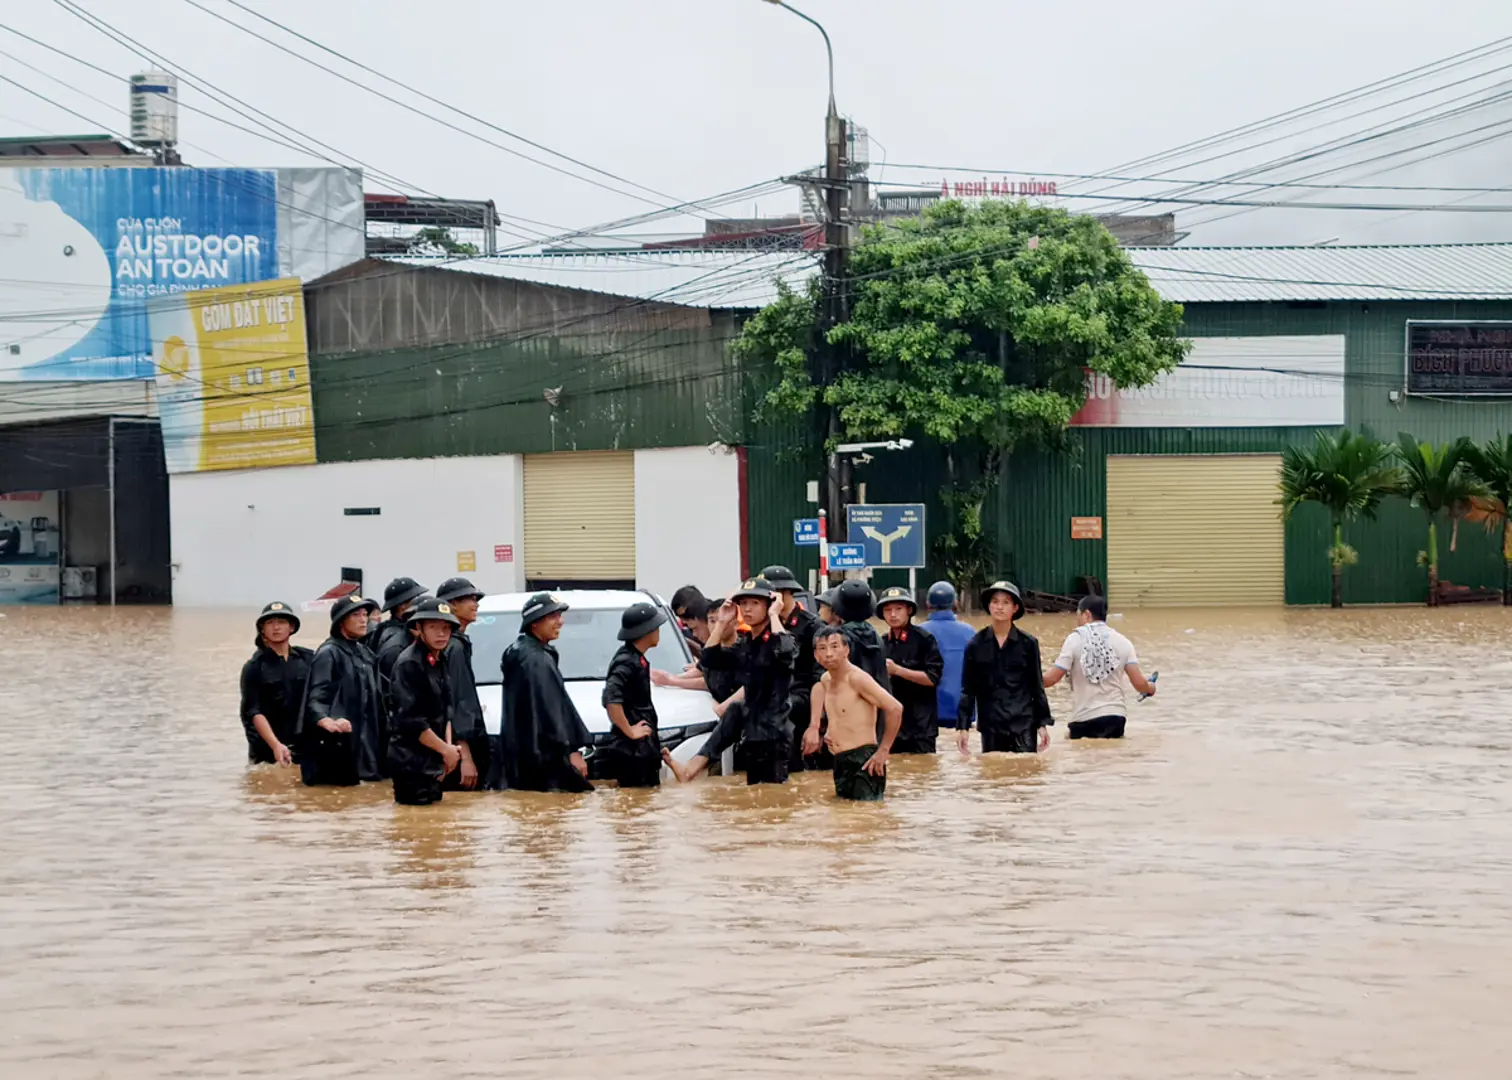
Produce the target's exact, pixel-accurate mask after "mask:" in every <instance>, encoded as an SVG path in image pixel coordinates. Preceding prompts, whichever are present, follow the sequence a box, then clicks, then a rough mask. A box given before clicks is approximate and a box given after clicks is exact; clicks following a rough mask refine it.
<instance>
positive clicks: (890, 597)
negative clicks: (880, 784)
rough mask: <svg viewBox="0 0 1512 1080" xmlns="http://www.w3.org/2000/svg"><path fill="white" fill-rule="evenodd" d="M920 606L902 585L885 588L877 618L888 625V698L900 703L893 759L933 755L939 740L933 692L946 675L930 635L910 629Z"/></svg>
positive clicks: (885, 641) (938, 718) (938, 725)
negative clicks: (893, 698) (889, 679)
mask: <svg viewBox="0 0 1512 1080" xmlns="http://www.w3.org/2000/svg"><path fill="white" fill-rule="evenodd" d="M918 610H919V605H918V602H917V601H916V600H914V598H913V593H911V592H910V591H909V590H908V589H905V588H903V587H902V586H901V585H894V586H892V587H891V588H889V589H884V590H883V592H882V596H881V597H880V598H879V600H878V601H877V614H878V615H880V616H882V621H883V622H885V623H886V624H887V637H886V638H885V639H884V640H883V644H884V646H885V647H886V649H887V674H888V675H889V676H890V677H891V678H892V695H893V697H895V698H897V699H898V701H900V702H902V704H903V727H902V730H900V731H899V732H898V738H897V741H895V742H894V743H893V744H892V752H893V753H894V754H933V753H934V752H935V749H936V740H937V739H938V738H939V735H940V703H939V696H938V694H937V693H936V690H935V688H936V687H937V686H939V684H940V677H941V676H942V675H943V674H944V673H945V658H944V657H942V656H941V655H940V645H939V642H937V641H935V639H934V637H933V635H931V634H930V633H929V632H928V631H926V630H922V629H920V628H919V627H917V626H915V625H914V624H913V617H914V614H915V613H916V612H917V611H918Z"/></svg>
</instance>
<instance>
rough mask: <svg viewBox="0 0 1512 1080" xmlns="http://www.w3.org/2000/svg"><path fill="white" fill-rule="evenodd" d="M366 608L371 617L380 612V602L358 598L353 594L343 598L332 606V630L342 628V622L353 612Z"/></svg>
mask: <svg viewBox="0 0 1512 1080" xmlns="http://www.w3.org/2000/svg"><path fill="white" fill-rule="evenodd" d="M364 608H366V609H367V612H368V614H370V615H371V614H372V613H373V612H375V611H377V610H378V601H376V600H368V599H366V598H364V597H361V596H358V595H357V594H356V593H352V594H351V595H350V596H343V597H342V598H341V599H340V600H338V601H336V602H335V603H334V604H332V605H331V629H332V630H334V629H336V627H338V626H340V625H341V622H342V620H343V619H345V618H346V617H347V616H348V615H350V614H351V613H352V612H354V611H359V610H361V609H364Z"/></svg>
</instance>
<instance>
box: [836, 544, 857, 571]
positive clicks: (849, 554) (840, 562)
mask: <svg viewBox="0 0 1512 1080" xmlns="http://www.w3.org/2000/svg"><path fill="white" fill-rule="evenodd" d="M829 564H830V569H831V570H865V569H866V545H865V544H831V545H830V546H829Z"/></svg>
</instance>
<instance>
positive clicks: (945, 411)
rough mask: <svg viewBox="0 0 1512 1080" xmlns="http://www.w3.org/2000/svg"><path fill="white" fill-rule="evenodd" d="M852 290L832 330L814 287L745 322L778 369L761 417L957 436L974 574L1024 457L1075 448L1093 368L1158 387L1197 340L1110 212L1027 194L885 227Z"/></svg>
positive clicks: (960, 534)
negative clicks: (1000, 499)
mask: <svg viewBox="0 0 1512 1080" xmlns="http://www.w3.org/2000/svg"><path fill="white" fill-rule="evenodd" d="M846 286H847V288H848V289H849V290H850V293H851V300H852V311H851V317H850V321H848V322H845V323H842V324H840V325H838V326H835V327H833V328H832V329H830V330H829V331H828V333H825V332H824V328H823V325H822V322H821V304H820V298H821V297H820V291H819V288H818V286H817V285H816V284H812V283H811V285H810V287H809V288H808V289H807V290H806V291H804V292H794V291H790V290H782V291H781V293H780V295H779V297H778V299H777V300H776V301H775V302H774V303H773V304H772V305H771V306H769V307H768V308H766V309H765V310H763V311H762V312H760V313H759V314H758V315H756V316H755V317H754V318H752V319H751V320H750V321H749V322H748V323H747V324H746V326H745V329H744V331H743V333H742V335H741V338H740V340H739V342H738V344H737V346H736V351H737V354H738V355H740V356H741V357H742V358H743V359H744V360H746V361H754V362H756V364H755V366H764V365H770V367H771V369H772V370H773V372H774V380H773V383H772V385H771V386H770V387H768V388H767V389H766V390H765V392H764V395H763V397H762V399H761V402H760V408H759V409H758V414H768V415H770V414H779V413H788V414H799V415H808V414H810V413H811V412H812V411H813V410H815V409H818V408H826V409H832V410H834V412H835V414H836V416H837V418H838V431H839V433H840V435H841V437H842V438H844V439H847V440H855V439H878V438H896V437H899V436H908V437H912V438H916V439H918V438H922V439H925V440H929V441H932V442H934V443H936V444H938V445H939V446H941V447H943V449H944V453H945V463H946V466H947V469H948V475H949V490H947V491H945V492H944V493H942V494H943V502H944V503H945V507H946V512H947V518H948V519H949V520H948V521H947V523H946V529H945V530H944V533H943V536H942V537H941V539H940V540H939V541H938V543H939V546H938V550H937V554H938V555H939V556H940V557H941V559H942V561H943V562H944V564H945V567H946V569H947V570H948V571H949V572H950V573H951V574H952V576H953V577H955V578H957V580H958V581H960V582H961V583H963V584H969V583H975V582H980V581H981V580H982V577H983V575H984V571H985V569H986V563H987V560H988V556H987V545H986V543H985V531H986V530H985V527H984V517H985V515H984V507H985V506H986V505H987V502H988V498H989V495H990V494H991V492H992V490H993V488H994V486H995V485H996V483H997V482H998V478H999V476H1000V474H1001V469H1002V464H1003V461H1004V460H1005V458H1006V457H1007V455H1008V454H1010V453H1011V452H1012V451H1013V450H1014V449H1015V448H1017V447H1020V446H1024V445H1030V444H1042V445H1052V446H1054V445H1061V444H1063V442H1064V440H1065V432H1066V427H1067V425H1068V424H1069V422H1070V420H1071V417H1072V416H1073V415H1074V414H1075V413H1076V411H1077V410H1078V409H1079V408H1080V407H1081V405H1082V403H1083V401H1084V399H1085V387H1086V373H1087V372H1088V371H1093V372H1097V373H1100V374H1103V375H1107V376H1109V377H1111V378H1112V380H1113V381H1114V382H1115V383H1117V384H1118V385H1119V386H1122V387H1130V388H1133V387H1141V386H1147V385H1149V384H1150V383H1151V382H1153V381H1154V380H1155V379H1156V378H1157V377H1159V376H1160V374H1161V373H1163V372H1165V371H1169V370H1170V369H1172V368H1174V367H1175V366H1176V365H1177V364H1179V363H1180V362H1181V359H1182V357H1183V356H1184V355H1185V354H1186V351H1187V348H1188V343H1187V342H1185V341H1183V340H1182V339H1181V338H1180V337H1179V336H1178V334H1179V330H1180V327H1181V315H1182V310H1181V307H1180V306H1179V305H1177V304H1172V303H1168V302H1167V301H1165V300H1162V299H1161V298H1160V296H1159V294H1158V293H1156V291H1155V290H1154V289H1153V288H1152V287H1151V286H1150V283H1149V282H1148V281H1147V280H1146V279H1145V276H1144V274H1142V273H1141V272H1140V271H1139V270H1138V269H1136V268H1135V267H1134V265H1133V263H1131V262H1130V260H1129V257H1128V255H1127V253H1125V252H1124V251H1123V249H1122V248H1120V247H1119V246H1118V242H1117V241H1116V240H1114V238H1113V236H1112V234H1110V233H1109V232H1108V231H1107V230H1106V229H1105V228H1103V226H1102V225H1101V224H1099V223H1098V222H1097V221H1096V220H1095V219H1093V218H1091V217H1085V216H1073V215H1071V214H1068V213H1066V212H1065V211H1064V210H1058V209H1052V208H1049V207H1042V206H1031V205H1029V204H1028V203H1025V202H1001V201H999V202H986V203H983V204H982V205H980V206H978V207H968V206H966V205H964V204H962V203H960V202H945V203H942V204H940V205H937V206H934V207H931V208H930V209H929V210H927V211H926V212H925V214H924V215H923V217H921V218H919V219H918V220H913V221H905V222H901V223H898V224H894V225H886V226H876V227H873V228H871V229H868V230H867V232H866V235H865V239H864V242H863V243H862V244H861V245H860V246H858V247H857V248H856V249H855V251H854V252H853V253H852V257H851V262H850V268H849V277H848V279H847V282H846ZM816 369H817V370H819V371H825V372H831V373H832V374H829V375H828V376H827V377H821V378H820V380H819V381H818V382H816V381H815V371H816Z"/></svg>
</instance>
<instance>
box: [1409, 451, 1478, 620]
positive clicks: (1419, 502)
mask: <svg viewBox="0 0 1512 1080" xmlns="http://www.w3.org/2000/svg"><path fill="white" fill-rule="evenodd" d="M1472 448H1473V444H1472V443H1471V442H1470V440H1469V439H1466V438H1459V439H1456V440H1455V441H1454V442H1451V443H1445V444H1444V445H1443V446H1434V445H1433V444H1432V443H1427V442H1418V441H1417V440H1416V439H1415V438H1413V437H1412V436H1411V435H1408V434H1407V433H1406V432H1403V433H1401V434H1400V435H1398V436H1397V446H1396V451H1397V455H1398V456H1399V457H1400V458H1401V461H1402V471H1403V483H1402V494H1403V495H1405V496H1407V498H1408V499H1409V500H1410V501H1411V502H1412V505H1413V506H1416V507H1417V508H1418V509H1419V510H1421V511H1423V513H1424V514H1425V515H1427V517H1428V550H1427V551H1426V552H1424V553H1423V554H1422V555H1421V556H1420V558H1421V559H1422V561H1423V562H1424V563H1425V564H1426V565H1427V567H1428V606H1429V607H1437V606H1438V601H1439V547H1438V523H1439V519H1440V518H1442V517H1444V516H1446V515H1447V516H1448V518H1449V520H1450V522H1451V523H1452V524H1453V526H1454V530H1455V531H1454V536H1452V537H1451V538H1450V542H1449V550H1450V551H1453V550H1454V546H1455V540H1456V539H1457V537H1458V534H1459V521H1460V519H1461V518H1463V517H1465V516H1467V515H1468V514H1469V513H1470V511H1471V510H1472V508H1473V501H1472V500H1474V499H1475V498H1476V497H1477V496H1480V495H1484V494H1485V490H1486V489H1485V487H1484V485H1482V484H1481V482H1480V481H1479V480H1477V479H1476V478H1475V474H1474V473H1472V472H1471V471H1470V463H1469V460H1468V456H1469V452H1470V450H1471V449H1472Z"/></svg>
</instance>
